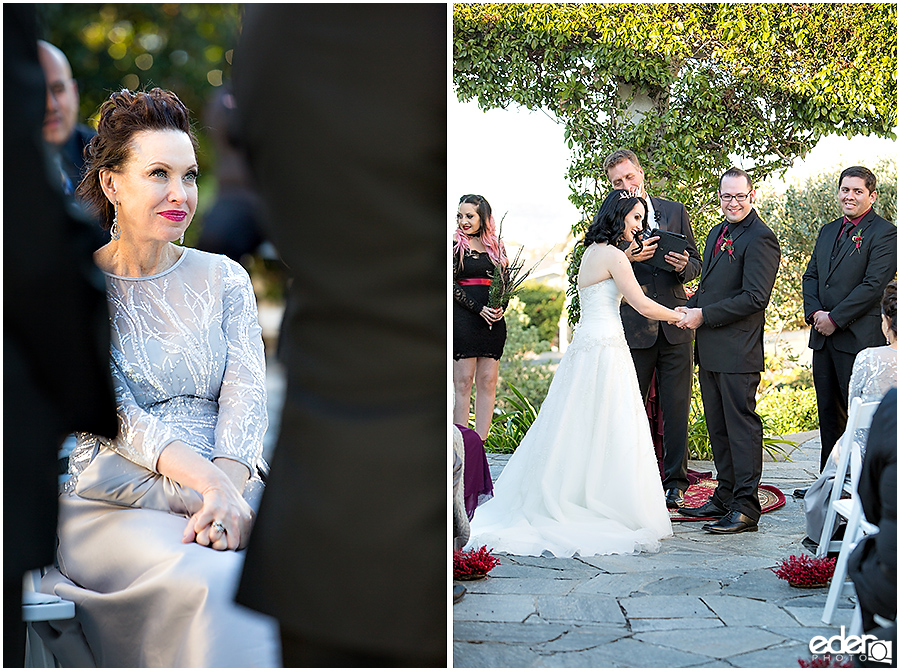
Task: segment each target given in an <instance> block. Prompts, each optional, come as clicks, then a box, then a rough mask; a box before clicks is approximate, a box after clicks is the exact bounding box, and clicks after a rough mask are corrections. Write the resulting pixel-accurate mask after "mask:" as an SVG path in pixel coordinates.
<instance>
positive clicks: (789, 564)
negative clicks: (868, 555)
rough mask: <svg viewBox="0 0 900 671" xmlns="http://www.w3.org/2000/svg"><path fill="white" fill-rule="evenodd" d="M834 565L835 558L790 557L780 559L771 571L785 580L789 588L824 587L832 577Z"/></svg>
mask: <svg viewBox="0 0 900 671" xmlns="http://www.w3.org/2000/svg"><path fill="white" fill-rule="evenodd" d="M836 563H837V559H835V558H831V559H829V558H828V557H810V556H809V555H805V554H803V555H800V556H799V557H797V556H795V555H791V556H790V558H789V559H782V560H781V563H780V564H779V565H778V566H777V567H776V568H773V569H772V571H773V572H774V573H775V575H776V576H778V577H779V578H781V579H782V580H787V581H788V584H789V585H790V586H791V587H824V586H825V585H827V584H828V581H829V580H831V576H833V575H834V567H835V564H836Z"/></svg>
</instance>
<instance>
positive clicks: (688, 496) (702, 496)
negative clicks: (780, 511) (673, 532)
mask: <svg viewBox="0 0 900 671" xmlns="http://www.w3.org/2000/svg"><path fill="white" fill-rule="evenodd" d="M715 490H716V481H715V480H714V479H712V478H701V479H700V480H698V481H697V482H695V483H692V484H691V486H690V487H688V490H687V492H685V494H684V507H685V508H696V507H698V506H702V505H703V504H704V503H706V502H707V501H709V500H710V499H711V498H712V495H713V492H714V491H715ZM757 496H759V504H760V505H761V506H762V512H764V513H767V512H770V511H772V510H776V509H777V508H780V507H781V506H783V505H784V494H782V493H781V490H779V489H777V488H776V487H773V486H772V485H760V486H759V489H758V490H757ZM669 519H671V520H672V521H673V522H699V521H702V520H713V521H715V520H718V519H719V518H718V517H684V516H682V515H679V514H678V511H677V510H670V511H669Z"/></svg>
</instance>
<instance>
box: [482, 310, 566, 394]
mask: <svg viewBox="0 0 900 671" xmlns="http://www.w3.org/2000/svg"><path fill="white" fill-rule="evenodd" d="M505 319H506V347H505V348H504V349H503V357H502V358H501V359H500V378H499V381H498V383H497V389H498V390H500V389H502V388H503V386H504V385H505V384H509V385H512V386H514V387H515V388H516V389H517V390H519V391H520V392H521V393H522V395H523V396H525V398H527V399H528V402H529V403H531V404H532V405H533V406H534V407H535V408H540V407H541V404H542V403H543V402H544V398H545V397H546V396H547V390H549V389H550V382H551V381H552V380H553V370H552V369H551V366H550V365H549V364H542V363H534V362H533V361H532V359H531V356H532V355H533V354H540V353H542V352H547V351H549V350H550V343H549V342H547V341H546V340H542V339H541V338H540V335H539V334H538V330H537V329H536V328H534V327H533V326H532V325H531V318H530V317H529V316H528V315H527V314H526V312H525V306H524V304H523V303H522V301H520V300H519V299H518V298H513V299H512V300H511V301H510V302H509V306H508V307H507V309H506V317H505ZM512 409H513V407H512V406H511V405H510V404H509V403H507V401H506V397H504V398H500V399H498V401H497V403H496V409H495V411H494V412H505V411H508V410H512Z"/></svg>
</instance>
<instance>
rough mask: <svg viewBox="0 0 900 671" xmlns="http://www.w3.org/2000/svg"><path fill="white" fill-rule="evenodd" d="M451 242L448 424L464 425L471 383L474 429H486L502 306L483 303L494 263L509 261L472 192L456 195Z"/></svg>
mask: <svg viewBox="0 0 900 671" xmlns="http://www.w3.org/2000/svg"><path fill="white" fill-rule="evenodd" d="M456 224H457V228H456V231H455V233H454V243H453V389H454V393H455V398H454V404H453V422H454V424H459V425H460V426H464V427H465V426H468V425H469V398H470V396H471V394H472V383H473V382H474V383H475V431H476V432H477V433H478V435H479V436H481V439H482V440H484V439H485V437H486V436H487V433H488V430H489V429H490V428H491V416H492V415H493V413H494V396H495V394H496V391H497V374H498V373H499V370H500V356H501V355H502V354H503V345H504V344H505V343H506V322H505V321H504V320H503V308H491V307H488V289H489V287H490V283H491V276H492V275H493V272H494V267H495V266H496V265H500V266H501V267H502V268H506V266H507V265H508V263H509V262H508V260H507V258H506V252H505V250H504V249H503V244H502V243H501V242H500V239H499V238H498V237H497V234H496V232H495V227H494V218H493V216H492V215H491V206H490V204H489V203H488V202H487V201H486V200H485V199H484V198H483V197H482V196H476V195H473V194H470V195H466V196H463V197H462V198H460V199H459V210H458V211H457V213H456Z"/></svg>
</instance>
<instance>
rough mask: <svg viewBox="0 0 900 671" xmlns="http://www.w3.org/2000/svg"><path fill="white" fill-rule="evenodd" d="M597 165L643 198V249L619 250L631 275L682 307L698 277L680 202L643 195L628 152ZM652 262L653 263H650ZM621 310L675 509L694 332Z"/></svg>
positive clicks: (649, 291) (683, 463)
mask: <svg viewBox="0 0 900 671" xmlns="http://www.w3.org/2000/svg"><path fill="white" fill-rule="evenodd" d="M603 169H604V170H605V171H606V176H607V178H609V181H610V182H611V183H612V185H613V187H614V188H616V189H627V190H629V191H636V192H637V193H638V195H640V196H641V197H643V198H644V199H645V200H646V202H647V210H648V212H647V218H646V220H645V226H644V232H643V243H644V248H643V250H641V251H639V252H638V251H637V244H636V243H635V242H632V243H631V245H630V246H629V247H628V248H627V249H626V250H624V251H625V254H626V255H627V256H628V258H629V259H630V260H631V261H632V262H633V263H632V267H633V268H634V275H635V277H636V278H637V281H638V283H639V284H640V285H641V289H643V290H644V293H645V294H646V295H647V296H648V297H649V298H652V299H653V300H655V301H657V302H658V303H661V304H662V305H665V306H666V307H669V308H675V307H678V306H679V305H684V304H685V303H686V302H687V296H686V294H685V291H684V285H685V283H687V282H690V281H692V280H694V279H696V278H697V277H698V276H699V275H700V254H699V253H698V252H697V246H696V245H695V244H694V233H693V231H692V230H691V224H690V220H689V219H688V214H687V210H686V209H685V207H684V205H682V204H681V203H676V202H674V201H671V200H665V199H664V198H657V197H655V196H650V195H648V194H647V190H646V186H645V184H644V170H643V169H642V168H641V164H640V162H639V161H638V158H637V156H636V155H635V153H634V152H633V151H630V150H628V149H619V150H617V151H614V152H613V153H612V154H610V155H609V156H608V157H607V158H606V160H605V161H604V162H603ZM654 229H658V230H660V231H668V232H671V233H674V234H676V235H677V236H680V237H682V238H683V241H684V251H683V252H677V251H670V252H668V253H667V254H665V255H658V254H657V251H658V250H659V244H660V238H659V236H651V235H650V233H651V231H652V230H654ZM655 260H656V261H658V262H657V263H654V261H655ZM621 314H622V325H623V326H624V328H625V338H626V340H627V341H628V347H629V348H630V349H631V358H632V359H633V360H634V367H635V369H636V371H637V377H638V385H639V386H640V389H641V398H642V399H643V401H644V405H646V404H647V397H648V396H649V393H650V384H651V381H652V380H653V374H654V373H656V389H657V394H658V395H659V399H660V410H661V411H662V418H663V489H664V490H665V493H666V506H667V507H668V508H679V507H681V506H683V505H684V493H685V491H687V488H688V479H687V465H688V449H687V426H688V413H689V412H690V406H691V376H692V375H693V370H694V361H693V341H694V332H693V331H692V330H689V329H687V330H682V329H679V328H677V327H675V326H674V325H672V324H669V323H667V322H661V321H658V320H655V319H647V318H646V317H644V316H642V315H641V314H640V313H639V312H638V311H637V310H635V309H634V308H633V307H631V306H630V305H629V304H628V303H627V302H626V301H623V302H622V308H621Z"/></svg>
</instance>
